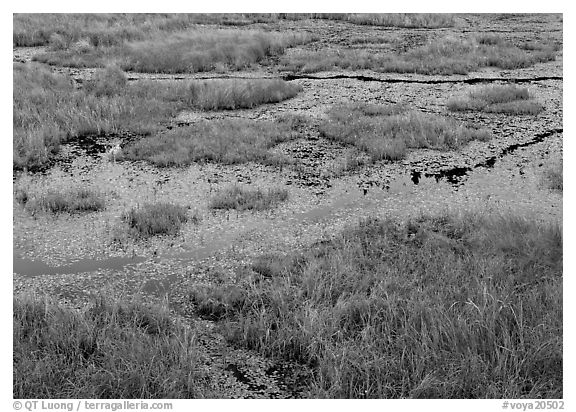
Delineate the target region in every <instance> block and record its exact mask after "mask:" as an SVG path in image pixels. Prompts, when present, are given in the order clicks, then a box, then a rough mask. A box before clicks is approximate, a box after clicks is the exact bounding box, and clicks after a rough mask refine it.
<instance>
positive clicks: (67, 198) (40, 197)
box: [15, 187, 106, 214]
mask: <svg viewBox="0 0 576 412" xmlns="http://www.w3.org/2000/svg"><path fill="white" fill-rule="evenodd" d="M15 198H16V201H17V202H18V203H20V204H22V205H23V206H24V207H25V208H26V210H28V211H29V212H31V213H36V212H49V213H53V214H59V213H69V214H78V213H87V212H98V211H100V210H103V209H105V207H106V202H105V199H104V195H103V194H102V193H100V192H99V191H96V190H94V189H91V188H86V187H77V188H71V189H67V190H63V191H57V190H49V191H47V192H45V193H29V192H28V191H27V190H23V189H20V190H18V191H17V192H16V195H15Z"/></svg>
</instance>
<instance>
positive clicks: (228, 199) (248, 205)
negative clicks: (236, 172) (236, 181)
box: [210, 185, 288, 210]
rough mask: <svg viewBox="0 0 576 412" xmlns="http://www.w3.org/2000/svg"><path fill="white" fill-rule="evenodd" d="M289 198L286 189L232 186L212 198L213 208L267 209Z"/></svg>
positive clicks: (211, 205)
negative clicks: (254, 188)
mask: <svg viewBox="0 0 576 412" xmlns="http://www.w3.org/2000/svg"><path fill="white" fill-rule="evenodd" d="M286 199H288V191H287V190H286V189H268V190H267V191H262V190H260V189H256V190H252V189H247V188H243V187H240V186H236V185H235V186H232V187H229V188H226V189H223V190H221V191H220V192H218V193H217V194H216V195H215V196H214V197H212V199H210V208H211V209H236V210H247V209H248V210H265V209H270V208H272V207H274V206H275V205H277V204H278V203H280V202H283V201H285V200H286Z"/></svg>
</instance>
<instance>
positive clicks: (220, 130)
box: [124, 119, 297, 167]
mask: <svg viewBox="0 0 576 412" xmlns="http://www.w3.org/2000/svg"><path fill="white" fill-rule="evenodd" d="M296 136H297V133H296V132H295V131H294V130H293V129H292V127H291V125H290V124H289V123H285V122H271V121H254V120H247V119H225V120H216V121H210V122H208V121H203V122H199V123H196V124H194V125H191V126H186V127H180V128H178V129H174V130H171V131H169V132H167V133H164V134H160V135H156V136H152V137H149V138H144V139H141V140H139V141H138V142H136V143H134V144H133V145H131V146H128V147H126V149H125V150H124V155H125V157H126V158H127V159H130V160H146V161H148V162H150V163H152V164H155V165H157V166H162V167H167V166H187V165H189V164H191V163H193V162H198V161H211V162H217V163H224V164H237V163H247V162H260V163H264V164H278V163H284V162H285V160H284V159H282V158H280V157H278V156H277V155H274V154H272V153H270V151H269V149H270V148H271V147H273V146H274V145H276V144H278V143H280V142H284V141H288V140H291V139H294V138H295V137H296Z"/></svg>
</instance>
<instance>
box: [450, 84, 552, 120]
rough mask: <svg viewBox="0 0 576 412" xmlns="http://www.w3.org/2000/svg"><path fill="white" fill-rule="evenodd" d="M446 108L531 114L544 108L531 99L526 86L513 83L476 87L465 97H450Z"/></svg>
mask: <svg viewBox="0 0 576 412" xmlns="http://www.w3.org/2000/svg"><path fill="white" fill-rule="evenodd" d="M448 109H449V110H452V111H483V112H488V113H506V114H532V115H536V114H538V113H540V112H542V111H543V110H544V108H543V107H542V105H541V104H540V103H538V102H535V101H533V100H531V96H530V94H529V93H528V89H527V88H525V87H524V88H522V87H517V86H514V85H507V86H483V87H480V88H477V89H475V90H472V91H471V92H470V93H468V96H467V97H464V98H462V97H454V98H451V99H450V100H449V101H448Z"/></svg>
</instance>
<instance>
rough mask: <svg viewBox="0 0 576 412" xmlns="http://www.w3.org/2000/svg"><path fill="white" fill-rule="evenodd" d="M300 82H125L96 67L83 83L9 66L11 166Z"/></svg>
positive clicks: (277, 95)
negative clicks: (89, 138)
mask: <svg viewBox="0 0 576 412" xmlns="http://www.w3.org/2000/svg"><path fill="white" fill-rule="evenodd" d="M300 91H301V87H300V86H298V85H295V84H290V83H287V82H284V81H282V80H266V79H256V80H242V81H240V80H218V81H207V82H195V81H190V82H177V81H172V82H154V81H140V82H131V83H128V82H127V79H126V76H125V74H124V73H123V72H122V70H120V69H119V68H118V67H115V66H110V67H108V68H106V69H104V70H101V71H99V72H97V73H96V74H95V75H94V76H93V78H92V79H90V80H89V81H87V82H85V83H84V87H83V88H81V89H79V88H76V87H75V86H74V84H73V82H72V79H71V78H70V77H67V76H63V75H59V74H54V73H51V72H50V71H49V70H47V69H46V68H43V67H40V66H38V65H24V64H15V65H14V102H13V107H14V119H13V126H14V136H13V164H14V167H15V168H17V169H21V168H25V167H27V168H31V169H32V168H36V167H41V166H43V165H45V164H47V163H48V162H49V161H50V159H51V158H52V157H54V155H55V154H56V153H58V151H59V148H60V144H61V143H63V142H66V141H68V140H70V139H72V138H76V137H79V136H83V135H90V134H103V133H118V132H121V131H130V132H135V133H137V134H142V135H148V134H151V133H154V132H157V131H158V130H160V129H162V128H163V127H164V126H163V123H166V122H167V121H168V120H169V119H170V118H171V117H173V116H174V115H175V114H177V113H178V112H179V111H181V110H184V109H199V110H218V109H237V108H252V107H255V106H257V105H259V104H264V103H275V102H279V101H282V100H284V99H288V98H291V97H293V96H295V95H296V94H297V93H299V92H300Z"/></svg>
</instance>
